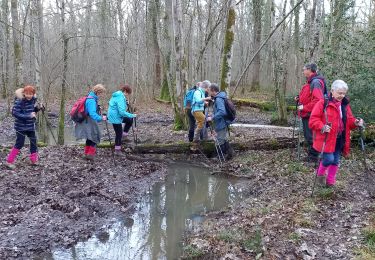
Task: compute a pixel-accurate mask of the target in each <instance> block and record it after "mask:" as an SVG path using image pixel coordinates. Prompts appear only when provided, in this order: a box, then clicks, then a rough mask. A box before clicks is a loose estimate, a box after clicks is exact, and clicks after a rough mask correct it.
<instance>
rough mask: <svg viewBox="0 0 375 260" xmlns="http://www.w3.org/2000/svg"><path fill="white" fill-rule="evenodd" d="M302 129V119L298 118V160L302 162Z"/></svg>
mask: <svg viewBox="0 0 375 260" xmlns="http://www.w3.org/2000/svg"><path fill="white" fill-rule="evenodd" d="M301 129H302V119H301V118H300V117H298V143H297V159H298V161H299V160H301Z"/></svg>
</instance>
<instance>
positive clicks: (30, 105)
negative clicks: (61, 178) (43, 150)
mask: <svg viewBox="0 0 375 260" xmlns="http://www.w3.org/2000/svg"><path fill="white" fill-rule="evenodd" d="M35 94H36V91H35V87H34V86H25V87H24V88H20V89H18V90H17V91H16V99H15V102H14V106H13V109H12V115H13V116H14V118H15V120H14V129H15V130H16V136H17V137H16V144H15V145H14V147H13V148H12V150H11V151H10V153H9V155H8V157H7V166H8V167H9V168H10V169H15V164H14V163H15V161H16V157H17V155H18V153H19V152H20V150H21V149H22V147H23V146H24V144H25V138H26V136H27V137H28V138H29V140H30V161H31V164H33V165H35V164H37V162H38V147H37V139H36V135H35V120H36V113H37V112H38V111H39V110H40V109H42V106H40V105H37V102H36V101H37V99H36V95H35Z"/></svg>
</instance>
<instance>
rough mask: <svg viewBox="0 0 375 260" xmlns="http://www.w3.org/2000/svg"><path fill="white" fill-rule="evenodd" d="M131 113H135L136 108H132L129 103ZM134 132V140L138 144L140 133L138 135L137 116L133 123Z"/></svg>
mask: <svg viewBox="0 0 375 260" xmlns="http://www.w3.org/2000/svg"><path fill="white" fill-rule="evenodd" d="M128 107H129V111H130V113H132V114H134V110H133V109H132V108H131V106H130V104H129V105H128ZM134 128H135V130H134ZM132 132H133V140H134V143H135V145H137V144H138V135H137V118H136V117H134V118H133V124H132Z"/></svg>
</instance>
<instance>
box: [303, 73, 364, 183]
mask: <svg viewBox="0 0 375 260" xmlns="http://www.w3.org/2000/svg"><path fill="white" fill-rule="evenodd" d="M347 91H348V85H347V84H346V83H345V82H344V81H343V80H335V81H334V82H333V83H332V88H331V94H330V96H329V99H328V100H327V101H324V100H320V101H319V102H318V103H317V104H316V106H315V107H314V109H313V111H312V113H311V116H310V122H309V127H310V128H311V129H312V130H313V133H314V144H313V147H314V149H315V150H317V151H319V152H321V151H322V149H323V147H324V151H323V158H322V160H321V162H320V165H319V168H318V169H317V175H318V176H317V178H318V179H317V180H318V183H319V184H320V185H321V186H322V185H327V186H333V185H335V182H336V173H337V171H338V168H339V163H340V157H341V154H342V155H344V156H347V155H348V154H349V150H350V130H352V129H354V128H356V127H357V126H363V124H364V122H363V120H362V119H356V118H355V117H354V116H353V114H352V110H351V108H350V105H349V99H348V98H346V97H345V95H346V93H347ZM326 171H328V174H327V177H326Z"/></svg>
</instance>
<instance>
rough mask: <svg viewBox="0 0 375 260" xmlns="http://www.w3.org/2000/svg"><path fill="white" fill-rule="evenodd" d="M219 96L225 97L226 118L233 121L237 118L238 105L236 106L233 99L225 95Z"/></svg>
mask: <svg viewBox="0 0 375 260" xmlns="http://www.w3.org/2000/svg"><path fill="white" fill-rule="evenodd" d="M219 98H222V99H224V106H225V111H226V112H227V115H226V116H225V119H226V120H228V121H230V122H233V121H234V120H235V119H236V107H235V106H234V104H233V102H232V100H230V99H228V98H223V97H219Z"/></svg>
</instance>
